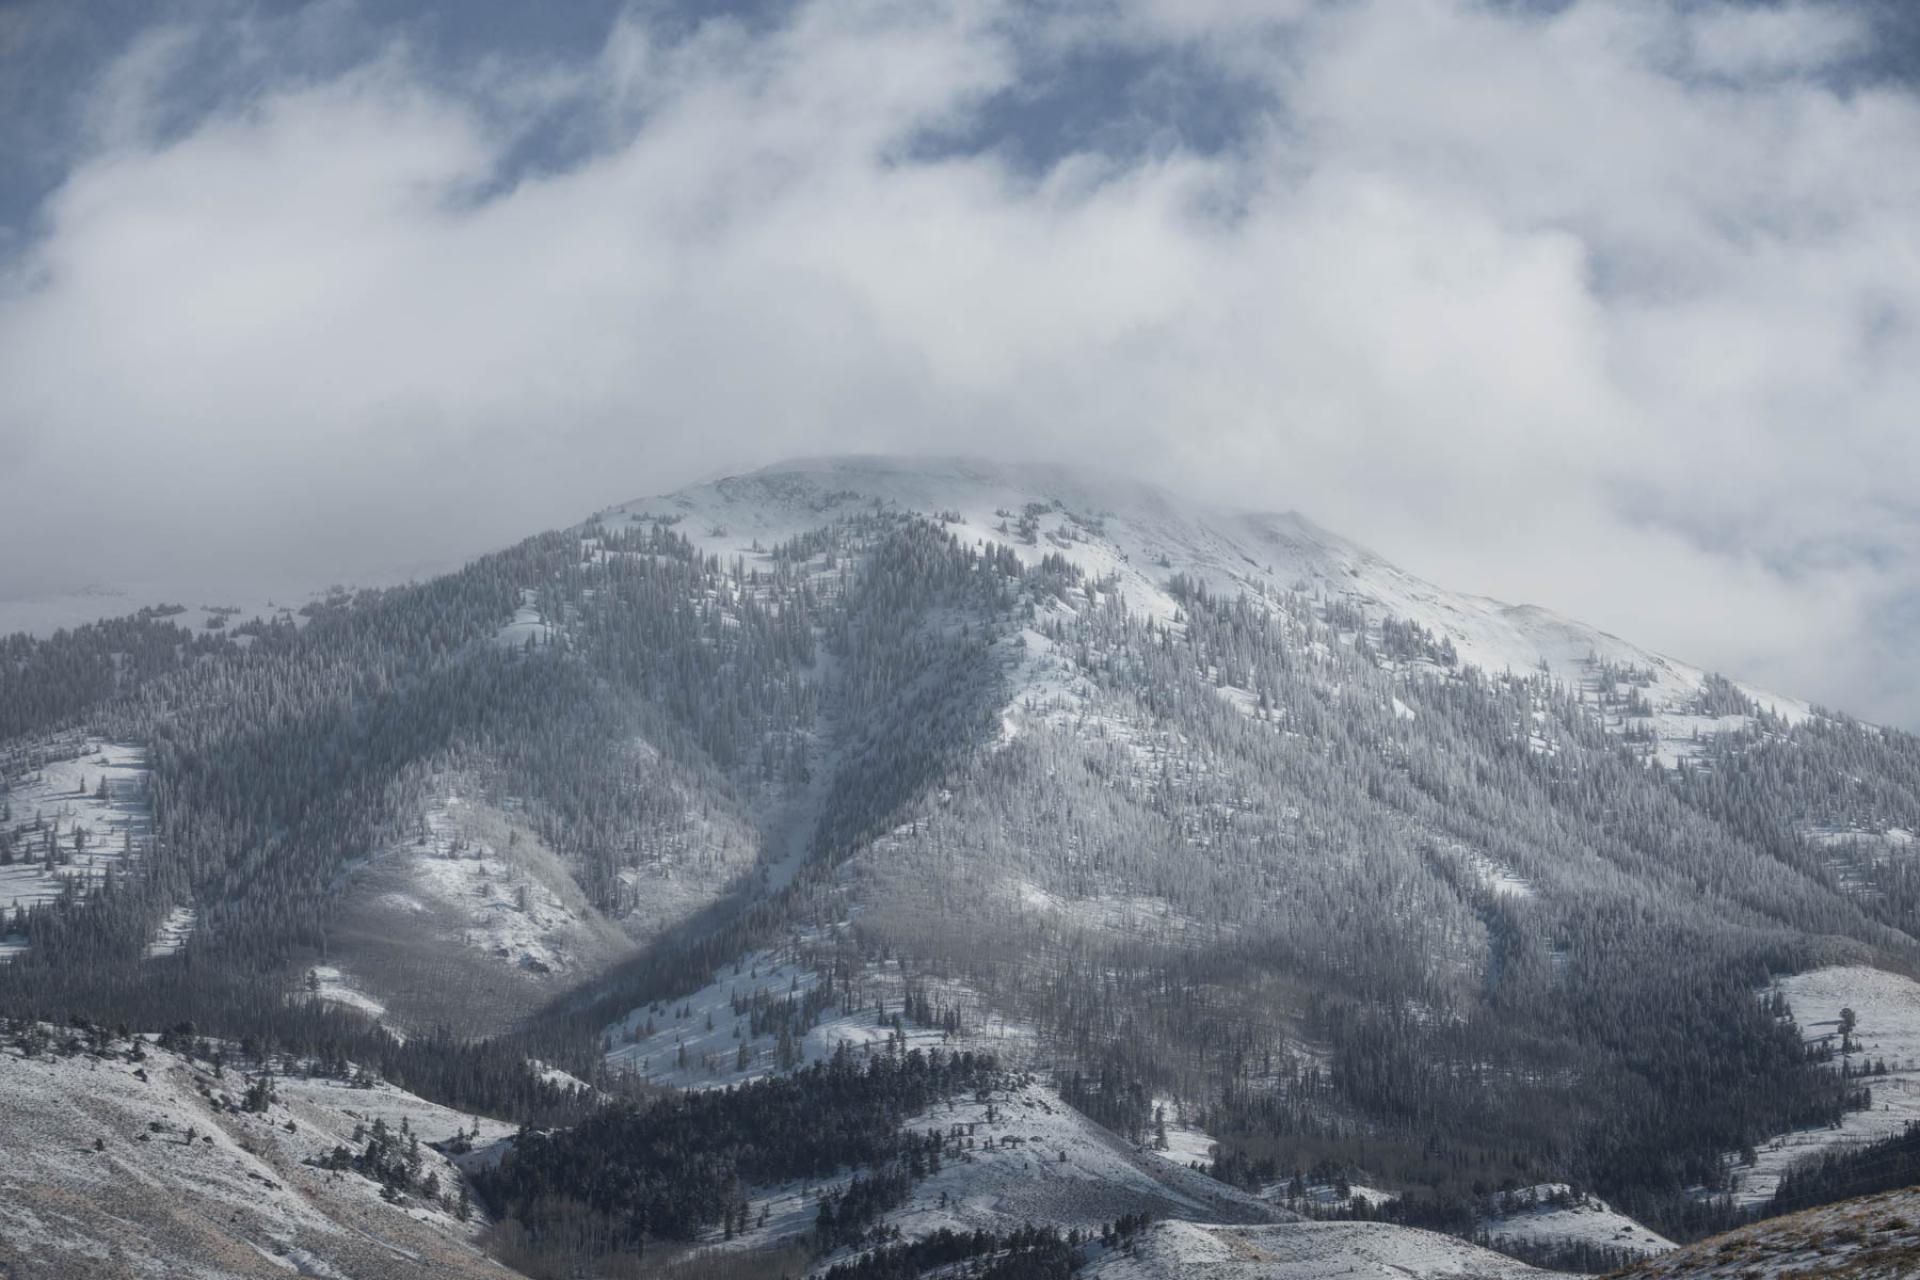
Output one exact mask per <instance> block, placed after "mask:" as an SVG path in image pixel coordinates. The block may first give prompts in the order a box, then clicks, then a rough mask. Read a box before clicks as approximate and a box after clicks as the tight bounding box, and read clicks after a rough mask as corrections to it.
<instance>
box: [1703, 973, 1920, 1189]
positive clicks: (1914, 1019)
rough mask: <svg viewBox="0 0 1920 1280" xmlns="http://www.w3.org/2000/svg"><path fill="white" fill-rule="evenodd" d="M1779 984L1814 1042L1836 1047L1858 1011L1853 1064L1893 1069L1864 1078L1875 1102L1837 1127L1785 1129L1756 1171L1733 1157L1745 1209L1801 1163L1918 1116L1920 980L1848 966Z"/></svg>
mask: <svg viewBox="0 0 1920 1280" xmlns="http://www.w3.org/2000/svg"><path fill="white" fill-rule="evenodd" d="M1778 985H1779V988H1780V991H1781V993H1782V994H1784V995H1785V996H1786V998H1787V1005H1788V1007H1789V1008H1791V1009H1792V1010H1793V1017H1794V1021H1795V1022H1797V1023H1799V1024H1800V1032H1801V1034H1802V1035H1803V1036H1805V1037H1806V1038H1807V1039H1808V1040H1809V1041H1816V1040H1821V1039H1825V1040H1828V1041H1829V1042H1830V1043H1831V1044H1832V1045H1833V1046H1834V1048H1835V1049H1836V1050H1837V1049H1838V1048H1839V1045H1840V1011H1841V1010H1842V1009H1845V1008H1850V1009H1852V1010H1853V1011H1854V1016H1855V1017H1856V1019H1857V1020H1858V1022H1857V1029H1856V1031H1855V1033H1854V1042H1855V1044H1856V1045H1857V1046H1858V1052H1856V1053H1854V1054H1853V1055H1852V1056H1851V1061H1852V1063H1853V1065H1854V1066H1855V1067H1856V1068H1857V1067H1859V1066H1861V1065H1862V1064H1863V1063H1865V1062H1868V1061H1879V1060H1885V1062H1886V1064H1887V1074H1886V1075H1884V1076H1869V1077H1867V1078H1866V1079H1865V1080H1863V1081H1862V1082H1861V1083H1863V1084H1865V1085H1866V1086H1867V1087H1868V1088H1870V1089H1872V1090H1873V1106H1872V1108H1871V1109H1870V1110H1867V1111H1850V1112H1848V1113H1847V1114H1846V1115H1845V1116H1844V1117H1843V1118H1842V1119H1841V1121H1840V1125H1839V1127H1838V1128H1825V1127H1822V1128H1814V1129H1800V1130H1796V1131H1795V1132H1793V1133H1784V1134H1781V1135H1779V1136H1777V1137H1775V1138H1774V1139H1773V1140H1772V1141H1770V1142H1767V1143H1765V1144H1763V1145H1762V1146H1760V1147H1759V1148H1758V1149H1757V1151H1756V1155H1757V1157H1758V1159H1757V1160H1756V1162H1755V1163H1754V1164H1753V1166H1752V1167H1751V1168H1745V1167H1742V1166H1741V1165H1740V1164H1739V1161H1738V1158H1737V1157H1735V1156H1729V1157H1728V1160H1729V1163H1730V1164H1731V1165H1732V1167H1733V1171H1734V1180H1735V1191H1734V1196H1733V1198H1734V1202H1735V1203H1736V1204H1739V1205H1742V1206H1753V1205H1759V1204H1763V1203H1765V1202H1766V1201H1767V1200H1768V1199H1770V1198H1771V1197H1772V1195H1773V1193H1774V1191H1775V1189H1776V1188H1777V1187H1778V1186H1779V1185H1780V1179H1781V1176H1782V1175H1783V1174H1785V1173H1786V1171H1787V1170H1788V1169H1789V1168H1791V1167H1792V1166H1793V1164H1794V1163H1795V1162H1796V1161H1799V1160H1802V1159H1806V1158H1808V1157H1810V1156H1816V1155H1818V1154H1819V1153H1821V1152H1822V1151H1826V1150H1830V1149H1835V1148H1841V1149H1844V1148H1847V1147H1856V1146H1861V1145H1863V1144H1865V1143H1869V1142H1874V1141H1878V1140H1879V1139H1882V1138H1891V1137H1895V1136H1897V1135H1898V1134H1901V1133H1903V1132H1905V1131H1906V1127H1907V1124H1908V1123H1909V1122H1912V1121H1920V983H1916V982H1914V981H1913V980H1912V979H1911V978H1906V977H1902V976H1901V975H1899V974H1896V973H1888V972H1886V971H1885V970H1881V969H1870V968H1866V967H1863V966H1858V965H1847V966H1839V967H1834V968H1827V969H1815V970H1812V971H1811V972H1808V973H1799V974H1794V975H1793V976H1792V977H1789V978H1783V979H1781V981H1780V982H1779V984H1778ZM1835 1061H1836V1062H1838V1059H1837V1058H1836V1059H1835Z"/></svg>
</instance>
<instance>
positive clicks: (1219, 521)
mask: <svg viewBox="0 0 1920 1280" xmlns="http://www.w3.org/2000/svg"><path fill="white" fill-rule="evenodd" d="M873 510H889V511H896V512H912V513H917V514H920V515H923V516H926V517H929V518H933V519H938V520H939V521H941V522H942V524H943V525H944V526H945V527H946V528H947V529H948V531H949V532H951V533H952V534H953V535H954V536H955V537H956V538H959V539H960V540H961V541H962V542H963V543H966V544H985V543H997V544H1000V545H1003V546H1007V547H1010V548H1011V549H1012V551H1013V553H1014V554H1015V555H1016V556H1018V557H1019V558H1020V560H1021V562H1022V563H1024V564H1026V565H1029V566H1034V565H1039V564H1041V563H1042V562H1043V561H1044V560H1045V559H1046V558H1047V557H1048V556H1058V557H1061V558H1063V559H1065V560H1066V561H1068V562H1070V563H1072V564H1073V565H1074V566H1076V567H1077V568H1078V569H1079V570H1080V571H1081V572H1082V573H1083V574H1085V576H1086V577H1087V579H1088V580H1089V581H1091V582H1094V583H1097V584H1099V587H1100V590H1101V591H1102V593H1103V594H1109V593H1110V594H1117V595H1119V596H1120V597H1122V598H1124V600H1125V602H1126V604H1127V607H1128V608H1129V609H1131V610H1134V611H1135V612H1137V613H1140V614H1143V615H1147V616H1152V617H1155V618H1158V619H1161V620H1163V621H1164V620H1170V619H1172V618H1173V617H1174V616H1175V614H1176V613H1177V612H1178V609H1179V606H1178V604H1177V602H1176V601H1175V600H1174V599H1173V597H1172V596H1171V595H1170V594H1169V592H1168V590H1167V586H1168V582H1169V580H1170V579H1172V578H1173V577H1174V576H1175V575H1181V576H1183V577H1185V578H1186V579H1189V580H1192V581H1195V582H1198V583H1201V584H1203V585H1204V586H1205V587H1206V589H1207V590H1208V591H1209V592H1212V593H1214V594H1219V595H1226V596H1228V597H1232V596H1235V595H1238V594H1242V593H1244V594H1246V595H1248V596H1251V597H1254V598H1259V599H1271V598H1277V597H1279V596H1280V595H1282V594H1284V593H1300V594H1305V595H1307V596H1309V597H1311V598H1312V599H1313V600H1315V601H1316V602H1318V603H1320V604H1321V605H1323V606H1326V605H1331V606H1333V608H1334V610H1335V616H1336V617H1348V616H1351V617H1355V618H1356V619H1357V618H1360V617H1364V619H1365V621H1366V622H1367V623H1368V624H1370V625H1371V626H1372V627H1374V628H1376V629H1377V628H1378V627H1379V625H1380V623H1381V622H1382V620H1384V619H1387V618H1393V619H1397V620H1399V621H1401V622H1409V623H1413V624H1415V625H1417V626H1419V627H1421V628H1423V629H1424V630H1425V631H1427V632H1428V633H1430V634H1431V635H1432V636H1433V637H1435V638H1436V639H1437V640H1441V641H1444V642H1445V643H1446V644H1448V645H1450V646H1451V648H1452V651H1453V652H1454V653H1455V654H1456V655H1457V656H1458V660H1459V661H1460V662H1463V663H1468V664H1472V665H1474V666H1477V667H1480V668H1481V669H1483V670H1484V671H1486V672H1488V673H1489V674H1501V673H1505V672H1512V673H1514V674H1520V675H1525V674H1531V673H1534V672H1541V673H1545V674H1547V675H1549V676H1550V677H1551V678H1552V679H1553V680H1555V681H1556V682H1558V683H1560V684H1563V685H1565V686H1567V687H1568V688H1570V689H1576V690H1581V691H1583V693H1585V694H1586V695H1588V696H1590V697H1592V698H1593V699H1594V700H1596V702H1597V701H1599V700H1600V699H1601V697H1602V693H1603V685H1604V692H1605V693H1607V694H1615V693H1617V694H1618V701H1617V703H1616V704H1615V706H1616V711H1615V715H1614V719H1615V721H1616V726H1615V727H1617V728H1619V729H1620V730H1621V731H1623V732H1625V731H1627V730H1634V731H1637V733H1638V735H1639V736H1640V737H1641V738H1642V740H1644V741H1647V742H1649V743H1656V744H1657V746H1656V747H1655V750H1657V752H1658V754H1659V755H1660V756H1661V758H1662V759H1664V760H1665V761H1666V762H1667V763H1669V764H1671V763H1672V762H1673V761H1674V760H1676V759H1678V758H1679V757H1680V756H1682V755H1686V754H1690V753H1691V751H1692V745H1693V743H1694V741H1695V739H1696V738H1697V737H1698V736H1699V735H1701V734H1708V733H1713V732H1718V731H1722V730H1726V729H1730V728H1735V727H1739V726H1740V725H1743V724H1746V723H1748V721H1749V717H1748V716H1747V715H1745V714H1743V709H1742V708H1740V707H1737V706H1734V705H1731V704H1730V703H1729V704H1727V705H1715V699H1714V698H1713V697H1712V695H1711V692H1710V691H1709V687H1708V673H1707V672H1706V671H1704V670H1702V669H1700V668H1698V667H1694V666H1690V665H1688V664H1687V663H1685V662H1681V661H1678V660H1676V659H1673V658H1669V657H1667V656H1665V655H1662V654H1658V653H1654V652H1652V651H1650V650H1647V649H1644V648H1641V647H1640V646H1638V645H1635V644H1633V643H1631V642H1629V641H1627V640H1623V639H1621V638H1620V637H1618V636H1615V635H1612V634H1611V633H1609V632H1605V631H1601V630H1599V629H1598V628H1595V627H1591V626H1587V625H1585V624H1583V623H1580V622H1576V621H1574V620H1572V619H1569V618H1565V617H1562V616H1561V615H1559V614H1557V613H1554V612H1552V611H1551V610H1547V609H1542V608H1539V607H1536V606H1533V605H1525V604H1521V605H1513V604H1505V603H1503V602H1501V601H1498V600H1492V599H1489V598H1487V597H1485V596H1478V595H1470V594H1465V593H1461V592H1456V591H1449V590H1447V589H1445V588H1443V587H1439V586H1436V585H1434V584H1432V583H1430V582H1426V581H1424V580H1422V579H1420V578H1418V577H1415V576H1414V575H1412V574H1410V573H1407V572H1405V571H1404V570H1401V569H1399V568H1397V567H1396V566H1394V565H1393V564H1391V563H1389V562H1388V561H1386V560H1384V559H1382V558H1381V557H1380V556H1378V555H1376V554H1374V553H1373V552H1371V551H1369V550H1367V549H1366V548H1364V547H1362V546H1360V545H1359V544H1357V543H1354V542H1351V541H1349V540H1347V539H1346V538H1343V537H1341V536H1339V535H1338V534H1334V533H1331V532H1329V531H1327V530H1325V529H1322V528H1320V527H1319V526H1318V525H1316V524H1314V523H1313V522H1312V521H1310V520H1308V519H1306V518H1305V517H1303V516H1300V515H1298V514H1295V513H1292V512H1286V513H1258V512H1244V511H1231V510H1225V509H1218V508H1213V507H1210V506H1208V505H1206V504H1202V503H1195V502H1190V501H1186V500H1184V499H1181V498H1179V497H1176V496H1175V495H1172V494H1170V493H1168V492H1166V491H1164V490H1162V489H1159V488H1156V487H1154V486H1152V485H1148V484H1144V483H1141V482H1138V481H1133V480H1128V479H1122V478H1118V477H1115V476H1107V475H1103V474H1102V473H1101V472H1099V471H1098V470H1097V469H1085V468H1068V467H1060V466H1045V465H1011V464H1001V463H994V462H987V461H982V460H979V459H971V458H951V457H930V458H892V457H834V458H818V459H806V460H798V461H793V462H787V463H781V464H777V465H774V466H770V467H766V468H764V469H762V470H759V471H753V472H749V473H747V474H745V475H738V476H729V477H727V478H724V479H720V480H715V481H711V482H709V483H705V484H700V485H695V486H692V487H690V488H686V489H682V490H679V491H677V492H674V493H670V494H664V495H661V496H658V497H653V498H643V499H637V500H635V501H632V502H627V503H623V504H621V505H620V506H617V507H613V508H610V509H608V510H606V511H602V512H600V513H598V514H597V515H596V516H595V517H594V520H593V521H590V522H589V526H588V527H589V528H591V526H592V525H593V524H595V523H600V524H605V525H607V526H609V527H618V526H619V525H621V524H623V523H624V524H628V525H647V524H651V523H653V522H655V521H657V520H661V519H665V520H670V521H672V522H673V527H674V529H675V531H676V532H678V533H680V534H681V535H683V536H685V537H686V538H688V539H689V540H691V541H692V542H693V544H694V545H695V546H697V547H699V548H700V549H701V550H702V551H705V552H708V553H710V554H714V555H718V556H720V557H722V558H723V559H725V560H727V561H729V562H730V561H732V560H733V559H735V558H736V557H737V558H739V559H740V560H741V561H742V562H744V563H745V564H747V565H749V566H754V565H760V566H762V567H764V566H766V565H767V564H769V563H770V562H771V560H772V557H773V555H774V549H775V547H777V546H778V545H780V544H781V543H785V542H788V541H790V540H792V539H794V538H796V537H799V536H801V535H803V534H806V533H808V532H811V531H813V530H817V529H819V528H821V527H822V526H824V525H826V524H828V523H830V522H832V521H834V520H836V519H841V518H845V517H847V516H852V515H856V514H859V513H861V512H865V511H873ZM1348 610H1351V611H1353V612H1352V613H1348V612H1347V611H1348ZM1731 688H1732V689H1733V690H1734V691H1737V693H1738V695H1740V696H1741V697H1743V698H1744V699H1746V700H1749V701H1750V702H1751V703H1752V704H1753V706H1754V707H1756V708H1758V709H1761V710H1764V711H1766V712H1769V713H1771V714H1773V715H1775V716H1778V717H1781V718H1782V719H1784V720H1787V721H1798V720H1803V719H1805V718H1806V717H1807V716H1808V715H1809V714H1810V713H1811V708H1810V707H1809V706H1808V704H1806V703H1805V702H1802V701H1799V700H1797V699H1794V698H1790V697H1784V696H1782V695H1779V694H1775V693H1770V692H1767V691H1765V690H1762V689H1757V688H1754V687H1752V686H1749V685H1744V684H1738V683H1732V684H1731Z"/></svg>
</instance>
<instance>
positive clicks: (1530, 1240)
mask: <svg viewBox="0 0 1920 1280" xmlns="http://www.w3.org/2000/svg"><path fill="white" fill-rule="evenodd" d="M1476 1238H1484V1239H1486V1240H1487V1241H1488V1242H1489V1243H1491V1244H1492V1245H1493V1247H1494V1248H1496V1249H1499V1250H1501V1251H1503V1252H1516V1253H1518V1252H1526V1253H1527V1256H1529V1257H1532V1256H1535V1255H1534V1253H1533V1252H1529V1251H1537V1250H1543V1249H1556V1248H1563V1247H1566V1246H1587V1247H1590V1248H1593V1249H1596V1250H1607V1251H1611V1252H1612V1253H1614V1254H1616V1255H1619V1254H1631V1255H1639V1256H1643V1257H1651V1256H1654V1255H1656V1254H1662V1253H1666V1252H1667V1251H1668V1250H1670V1249H1672V1248H1673V1241H1671V1240H1669V1239H1667V1238H1666V1237H1665V1236H1663V1235H1661V1234H1659V1233H1658V1232H1656V1231H1650V1230H1648V1229H1647V1228H1646V1227H1644V1226H1641V1225H1640V1224H1639V1223H1638V1222H1635V1221H1634V1220H1633V1219H1632V1218H1629V1217H1627V1216H1626V1215H1625V1214H1623V1213H1620V1212H1618V1211H1617V1210H1615V1209H1614V1208H1613V1206H1611V1205H1609V1204H1608V1203H1607V1202H1606V1201H1605V1200H1602V1199H1600V1198H1599V1197H1598V1196H1594V1195H1581V1194H1577V1193H1575V1192H1574V1191H1573V1190H1572V1188H1570V1187H1568V1186H1566V1185H1565V1184H1564V1183H1545V1184H1542V1185H1540V1186H1536V1187H1526V1188H1523V1189H1521V1190H1519V1191H1509V1192H1506V1193H1504V1194H1502V1195H1499V1196H1496V1197H1494V1200H1493V1203H1492V1205H1491V1206H1490V1207H1489V1210H1488V1212H1486V1213H1484V1214H1482V1215H1481V1217H1480V1221H1479V1224H1478V1228H1477V1235H1476Z"/></svg>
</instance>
